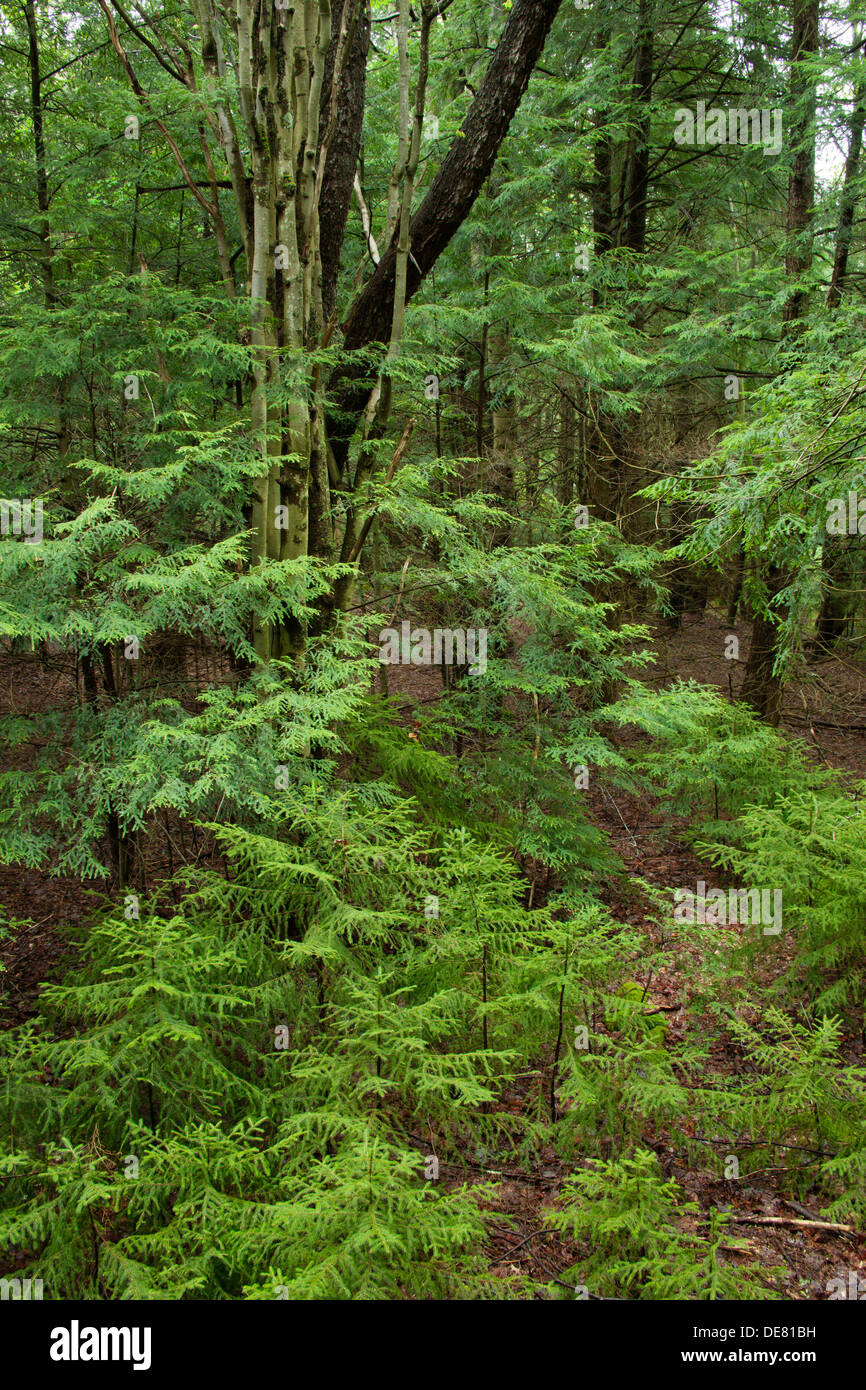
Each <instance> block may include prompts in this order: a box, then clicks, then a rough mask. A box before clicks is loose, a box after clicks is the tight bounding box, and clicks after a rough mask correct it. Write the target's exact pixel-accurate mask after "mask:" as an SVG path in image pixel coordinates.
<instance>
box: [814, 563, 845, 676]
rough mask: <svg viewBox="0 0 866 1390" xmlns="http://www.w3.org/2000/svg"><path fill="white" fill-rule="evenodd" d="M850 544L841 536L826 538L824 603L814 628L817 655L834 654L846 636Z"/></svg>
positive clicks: (823, 565) (823, 571) (822, 565)
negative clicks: (819, 652) (821, 653)
mask: <svg viewBox="0 0 866 1390" xmlns="http://www.w3.org/2000/svg"><path fill="white" fill-rule="evenodd" d="M847 559H848V541H847V538H845V537H842V536H827V537H825V540H824V547H823V553H822V556H821V570H822V575H823V579H824V586H825V587H824V600H823V602H822V604H821V611H820V613H819V614H818V621H817V623H816V625H815V637H814V646H815V648H816V649H817V650H818V651H821V652H827V651H832V649H833V647H835V645H836V643H837V642H838V641H839V640H840V638H841V637H843V636H844V634H845V631H846V629H847V627H848V621H849V594H848V592H847V590H848V588H849V583H848V582H847V581H846V571H847V568H848V566H847V564H846V561H847Z"/></svg>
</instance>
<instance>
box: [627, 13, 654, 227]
mask: <svg viewBox="0 0 866 1390" xmlns="http://www.w3.org/2000/svg"><path fill="white" fill-rule="evenodd" d="M653 20H654V16H653V0H640V7H639V10H638V31H637V50H636V52H635V60H634V80H633V82H632V99H633V101H634V102H635V104H636V111H637V114H636V116H635V133H634V137H633V140H632V154H631V161H630V168H629V179H628V191H627V193H626V199H625V206H624V208H623V212H624V215H625V234H624V237H623V245H624V246H628V247H630V249H631V250H632V251H645V250H646V221H647V182H648V178H649V125H650V119H649V103H650V99H651V97H652V87H653V52H654V49H653Z"/></svg>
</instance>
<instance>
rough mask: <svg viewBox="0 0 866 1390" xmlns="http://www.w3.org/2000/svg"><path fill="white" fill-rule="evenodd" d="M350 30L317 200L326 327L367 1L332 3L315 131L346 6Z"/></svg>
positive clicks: (357, 139)
mask: <svg viewBox="0 0 866 1390" xmlns="http://www.w3.org/2000/svg"><path fill="white" fill-rule="evenodd" d="M347 5H348V6H349V7H350V10H349V23H350V24H351V25H352V26H353V27H352V30H351V40H350V47H349V49H348V52H347V55H346V62H345V64H344V67H343V75H342V78H341V80H340V85H339V89H338V98H337V102H338V111H339V117H338V120H337V123H336V126H335V128H334V131H333V134H332V136H331V140H330V142H329V144H328V153H327V156H326V159H325V173H324V178H323V180H322V195H321V198H320V199H319V241H320V247H321V257H322V311H323V313H324V317H325V320H326V322H327V321H328V320H329V319H330V317H331V315H332V314H333V312H334V310H335V308H336V304H337V281H338V278H339V274H340V253H341V251H342V249H343V236H344V233H345V230H346V222H347V220H348V216H349V208H350V206H351V202H352V184H353V182H354V178H355V171H356V169H357V167H358V155H359V153H360V150H361V130H362V127H363V124H364V94H365V91H366V79H367V54H368V52H369V49H370V7H369V3H368V0H334V6H333V10H332V18H331V23H332V25H333V32H332V35H331V43H330V47H329V49H328V56H327V58H326V60H325V75H324V79H323V81H322V102H321V110H322V115H321V121H320V128H321V130H322V131H323V132H324V131H326V130H327V128H328V113H329V106H330V98H331V86H332V83H333V76H334V63H335V61H336V56H337V45H338V41H339V35H340V26H341V24H342V21H343V13H344V11H345V8H346V6H347Z"/></svg>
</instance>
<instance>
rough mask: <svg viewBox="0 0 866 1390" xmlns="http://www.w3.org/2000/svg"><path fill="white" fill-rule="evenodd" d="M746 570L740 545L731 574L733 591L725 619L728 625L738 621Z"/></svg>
mask: <svg viewBox="0 0 866 1390" xmlns="http://www.w3.org/2000/svg"><path fill="white" fill-rule="evenodd" d="M745 570H746V556H745V554H744V552H743V547H742V546H740V548H739V550H738V551H737V554H736V558H735V559H734V573H733V575H732V576H731V593H730V597H729V599H728V612H727V616H726V619H725V621H726V622H727V624H728V627H733V626H734V624H735V622H736V621H737V613H738V612H739V608H740V597H741V595H742V592H743V578H744V576H745Z"/></svg>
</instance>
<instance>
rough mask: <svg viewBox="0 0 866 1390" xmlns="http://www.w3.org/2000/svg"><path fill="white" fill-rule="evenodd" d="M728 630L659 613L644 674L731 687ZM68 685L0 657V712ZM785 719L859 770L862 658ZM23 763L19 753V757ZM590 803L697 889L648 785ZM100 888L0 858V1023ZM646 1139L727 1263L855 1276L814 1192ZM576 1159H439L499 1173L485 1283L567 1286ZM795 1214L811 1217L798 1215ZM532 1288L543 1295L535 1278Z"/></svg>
mask: <svg viewBox="0 0 866 1390" xmlns="http://www.w3.org/2000/svg"><path fill="white" fill-rule="evenodd" d="M730 632H735V633H737V635H738V636H739V639H740V647H741V650H742V651H743V652H744V653H745V652H747V651H748V638H749V625H748V624H747V623H741V624H739V625H737V626H736V627H734V628H729V627H728V626H727V625H726V624H725V623H724V621H723V618H722V616H721V615H720V614H717V613H714V612H713V611H708V612H707V613H706V614H704V615H703V616H698V615H696V614H687V615H686V617H685V619H684V622H683V625H682V627H681V628H680V629H679V630H677V631H671V630H670V629H668V628H667V627H665V626H664V625H663V624H661V623H660V624H658V626H657V629H656V630H655V631H654V649H655V660H654V662H653V663H652V664H651V665H649V666H647V667H646V668H645V669H644V670H643V672H642V673H641V679H642V680H643V681H645V682H646V683H648V684H651V685H655V686H657V687H662V686H664V685H667V684H669V683H671V682H672V681H673V680H674V679H680V678H681V679H695V680H698V681H700V682H701V683H703V684H706V685H709V686H715V687H717V688H718V689H719V690H720V691H721V692H722V693H723V694H731V693H733V695H735V696H736V694H737V693H738V690H739V685H740V683H741V680H742V664H741V663H737V662H735V661H730V660H726V659H725V657H724V648H725V638H726V636H727V635H728V634H729V633H730ZM398 673H399V674H398ZM390 688H391V694H392V695H398V696H401V697H403V698H404V699H405V700H406V701H407V718H411V713H410V711H411V707H412V705H413V704H414V703H415V702H421V701H429V700H430V699H434V698H436V696H437V695H438V693H439V691H440V689H441V686H440V682H439V675H438V672H436V671H435V670H434V671H430V670H429V669H427V670H423V669H418V668H412V667H408V668H407V667H392V668H391V672H390ZM75 698H76V696H75V687H74V678H73V673H72V672H71V671H70V670H69V669H68V668H67V667H60V666H58V667H57V668H56V669H54V670H52V669H51V668H50V666H49V668H48V669H46V667H45V666H44V665H42V664H40V663H39V662H38V661H37V660H36V659H35V658H34V657H32V656H31V657H7V658H5V659H3V660H0V710H2V712H3V713H8V712H10V711H18V712H22V713H33V712H34V711H35V710H37V709H39V708H47V707H49V706H53V707H55V708H56V707H57V706H58V704H60V705H62V704H64V703H65V702H66V701H67V700H69V701H74V700H75ZM782 728H783V729H784V730H785V731H786V732H787V733H788V734H789V735H791V736H792V737H796V738H799V739H803V740H804V741H805V742H806V743H807V744H808V745H810V746H811V747H812V749H813V750H814V756H815V759H816V762H818V763H821V764H824V765H826V766H831V767H835V768H840V769H845V770H847V771H849V772H850V773H851V774H852V775H853V776H855V777H866V663H862V664H861V663H859V662H857V661H855V660H853V659H851V658H847V657H845V656H841V657H834V658H831V659H822V660H820V661H817V662H814V663H813V664H812V665H811V666H810V669H809V673H808V677H807V679H806V680H804V681H802V682H800V683H792V684H791V685H790V686H789V687H788V689H787V691H786V696H785V703H784V709H783V719H782ZM26 762H27V755H26V753H24V754H23V756H22V759H21V766H26ZM588 805H589V810H590V815H591V818H592V819H593V821H594V822H595V824H596V825H597V826H598V827H599V828H600V829H601V830H603V831H604V832H605V834H606V835H607V836H608V837H609V839H610V842H611V843H612V845H613V847H614V849H615V850H616V852H617V853H618V855H619V856H620V858H621V860H622V862H623V865H624V867H625V870H626V874H627V875H628V876H629V877H632V876H637V877H640V878H642V879H644V880H646V881H648V882H649V883H652V884H655V885H658V886H660V887H665V888H670V887H672V886H675V885H682V884H688V883H695V882H696V880H698V879H703V880H704V881H705V882H706V884H707V886H708V888H710V887H713V886H716V884H717V883H718V881H719V880H718V877H717V874H716V871H715V870H714V869H713V867H712V866H711V865H709V864H706V863H702V862H701V861H700V860H699V859H697V858H696V857H695V856H694V854H693V853H692V852H691V851H690V850H689V849H688V848H686V847H685V846H684V845H683V843H682V842H681V841H680V840H679V839H678V837H677V828H678V827H677V824H676V823H673V824H672V823H671V821H670V819H667V820H665V819H663V817H662V816H661V815H660V814H658V813H657V812H656V811H655V809H654V807H653V805H652V804H651V803H649V802H648V801H647V800H646V799H645V798H641V797H639V796H636V795H628V794H624V793H622V792H617V794H616V797H615V798H614V796H613V795H612V794H611V792H610V791H609V790H608V789H607V788H605V787H604V786H603V785H602V783H601V782H600V781H596V782H594V783H593V784H591V789H590V791H589V792H588ZM605 900H606V902H607V904H608V906H609V907H610V908H611V910H612V911H613V913H614V915H615V917H616V918H617V920H619V921H622V922H627V923H631V924H632V925H635V926H637V927H639V928H642V929H644V930H645V931H646V933H647V935H648V936H649V937H650V939H651V940H652V942H653V945H654V946H657V945H658V926H657V924H656V923H654V922H653V921H652V920H650V917H649V916H648V915H647V914H646V913H645V912H644V911H643V909H642V908H641V906H640V901H639V899H638V898H636V897H635V895H634V893H630V892H629V891H628V880H627V879H625V878H624V879H622V880H621V881H620V882H616V881H614V882H612V883H611V885H610V886H609V888H608V890H607V896H606V899H605ZM104 901H105V895H104V892H102V891H100V889H99V888H98V887H97V888H96V889H94V888H93V887H92V886H88V885H85V884H83V883H82V882H81V881H80V880H78V879H74V878H68V877H67V878H63V877H55V876H52V875H50V874H48V873H46V872H40V871H37V870H32V869H28V870H26V871H22V870H20V869H18V868H12V867H0V907H2V909H3V911H4V912H5V914H6V916H7V917H8V918H12V919H18V920H19V921H20V920H21V919H25V921H26V925H22V926H20V927H17V928H16V929H15V930H14V931H13V932H12V933H11V935H10V936H9V937H8V938H7V939H5V940H2V939H0V962H2V973H0V1027H11V1026H14V1025H15V1024H16V1023H19V1022H21V1021H23V1020H24V1019H26V1018H28V1017H30V1016H31V1015H32V1014H33V1013H34V1012H35V1009H36V1004H37V998H38V993H39V988H40V986H41V985H42V984H43V983H46V982H50V981H55V980H58V979H60V978H62V976H63V974H64V973H65V970H66V969H67V968H68V965H69V963H70V961H71V959H72V958H73V955H74V951H73V948H71V947H70V946H69V944H68V940H67V939H66V934H65V931H64V930H62V929H64V928H65V927H67V926H73V927H76V926H78V925H79V924H80V923H81V922H82V921H86V919H87V915H88V912H89V911H90V910H92V907H94V906H97V905H98V904H100V903H101V902H104ZM777 968H778V966H777ZM700 970H701V962H700V950H699V948H697V947H694V948H692V947H685V948H684V947H682V946H680V947H678V949H677V951H676V952H671V953H670V958H669V961H668V963H667V964H666V966H665V968H664V969H662V970H660V971H656V972H655V973H654V974H653V975H652V977H651V979H650V980H649V982H648V990H647V995H646V1003H647V1006H648V1007H649V1008H654V1009H662V1010H664V1014H663V1016H664V1018H665V1019H666V1021H667V1045H668V1046H669V1047H672V1048H674V1049H675V1048H676V1044H677V1041H678V1039H681V1038H682V1037H683V1036H684V1033H685V1031H686V1030H687V1029H688V1028H689V1026H690V1022H689V1015H688V1002H689V997H690V992H691V988H692V984H693V982H694V981H695V979H696V978H698V976H699V975H700ZM735 1052H736V1049H735V1048H734V1047H733V1045H730V1046H729V1045H728V1044H726V1043H725V1042H721V1043H718V1044H714V1045H713V1048H712V1053H711V1071H712V1072H713V1073H715V1074H717V1075H719V1076H722V1075H724V1074H727V1073H729V1072H730V1071H731V1070H732V1069H734V1068H736V1067H737V1065H738V1058H737V1057H736V1055H735ZM845 1054H846V1059H847V1060H848V1061H849V1062H851V1063H856V1064H861V1065H862V1064H863V1062H864V1047H863V1039H862V1037H861V1036H859V1035H856V1034H855V1035H852V1036H849V1037H848V1038H846V1046H845ZM550 1061H551V1059H550V1058H540V1059H539V1074H541V1072H542V1070H544V1071H546V1070H547V1069H548V1068H549V1065H550ZM537 1094H538V1081H537V1080H531V1079H526V1080H525V1081H523V1082H521V1083H520V1084H519V1085H518V1086H515V1087H513V1088H512V1089H511V1091H510V1092H509V1094H508V1095H507V1096H505V1097H504V1098H503V1101H502V1109H503V1110H505V1111H508V1112H510V1113H512V1114H514V1113H520V1112H522V1111H524V1112H526V1113H528V1111H529V1109H530V1107H531V1106H532V1105H533V1104H535V1103H537ZM411 1140H412V1141H414V1142H415V1143H416V1145H417V1146H418V1148H419V1152H423V1153H424V1154H428V1153H429V1152H430V1151H431V1142H432V1145H433V1149H434V1151H435V1147H436V1144H435V1141H436V1136H435V1133H431V1134H428V1135H425V1136H421V1135H417V1134H416V1135H413V1136H411ZM650 1147H652V1148H653V1149H654V1150H655V1152H656V1153H657V1155H658V1157H659V1160H660V1162H661V1166H662V1168H663V1170H664V1172H665V1176H666V1177H669V1178H674V1179H676V1181H677V1182H678V1183H679V1184H680V1186H681V1187H682V1188H683V1189H684V1191H685V1193H686V1195H687V1197H688V1198H689V1199H690V1200H692V1201H695V1202H697V1203H698V1205H699V1206H700V1208H701V1211H702V1213H704V1212H706V1211H708V1210H709V1209H710V1208H711V1207H717V1208H719V1207H720V1208H724V1209H726V1210H727V1211H728V1213H729V1217H730V1220H731V1228H730V1229H731V1233H732V1235H733V1236H734V1237H736V1238H738V1239H739V1240H745V1242H746V1245H745V1249H744V1250H743V1251H742V1253H737V1254H730V1255H728V1258H730V1259H732V1260H733V1261H734V1262H736V1263H740V1262H742V1261H743V1260H749V1261H754V1262H757V1263H759V1264H760V1265H761V1266H762V1267H763V1268H765V1269H769V1268H770V1267H777V1266H781V1267H783V1269H784V1271H785V1272H784V1274H783V1275H782V1276H781V1278H780V1280H779V1281H778V1283H777V1288H778V1289H779V1291H780V1293H781V1294H782V1296H783V1297H784V1298H786V1299H823V1298H826V1297H827V1284H828V1281H829V1280H830V1279H831V1278H834V1277H842V1278H845V1277H847V1275H848V1272H849V1271H854V1272H856V1274H857V1275H858V1277H859V1279H860V1280H861V1281H864V1282H866V1233H864V1232H862V1231H859V1232H857V1231H853V1230H850V1229H848V1228H845V1227H841V1226H838V1225H835V1226H834V1225H833V1224H832V1223H823V1224H822V1221H821V1217H820V1213H819V1211H818V1210H817V1206H818V1203H817V1200H816V1201H815V1202H814V1203H812V1204H811V1205H810V1204H809V1202H808V1198H807V1199H806V1200H805V1201H804V1202H803V1203H800V1202H795V1201H792V1200H790V1199H789V1198H788V1197H787V1196H785V1195H784V1194H783V1192H782V1191H781V1190H780V1187H779V1184H778V1183H777V1182H776V1181H774V1178H775V1176H776V1172H777V1171H778V1170H777V1169H776V1168H771V1169H766V1170H764V1171H763V1172H761V1173H751V1174H747V1175H745V1176H744V1177H743V1178H742V1179H740V1180H739V1181H726V1180H724V1179H722V1178H721V1177H719V1176H718V1166H719V1165H718V1162H717V1163H716V1165H715V1167H716V1170H717V1171H716V1173H710V1172H708V1171H706V1170H701V1171H698V1170H696V1169H694V1168H691V1169H690V1168H685V1167H683V1166H682V1162H681V1157H680V1156H681V1153H682V1145H681V1144H678V1143H677V1142H676V1136H672V1135H671V1134H670V1133H666V1131H665V1128H664V1126H659V1128H658V1131H657V1133H655V1134H654V1135H653V1136H652V1139H651V1141H650ZM717 1147H718V1146H717ZM717 1157H718V1156H717ZM480 1158H481V1159H483V1161H479V1159H480ZM783 1163H784V1160H783ZM708 1166H709V1165H708ZM571 1168H572V1165H571V1164H568V1163H565V1162H563V1161H562V1160H561V1159H560V1158H559V1157H558V1156H557V1155H556V1153H555V1152H554V1150H553V1148H552V1147H551V1148H549V1149H548V1150H547V1151H546V1152H543V1153H542V1154H540V1155H538V1156H537V1158H536V1161H535V1164H534V1166H532V1167H529V1168H527V1167H526V1166H525V1165H522V1163H521V1162H519V1161H518V1160H517V1157H516V1155H514V1154H511V1155H509V1154H508V1153H507V1152H498V1153H495V1154H491V1153H490V1151H488V1152H487V1153H486V1154H484V1155H479V1153H478V1150H477V1147H475V1146H474V1145H473V1143H472V1142H471V1141H467V1143H466V1148H465V1152H463V1153H462V1154H461V1161H460V1162H454V1163H449V1162H445V1161H442V1160H440V1181H441V1182H442V1183H443V1185H445V1186H447V1187H458V1186H460V1185H461V1184H463V1183H465V1182H467V1181H478V1180H482V1179H487V1180H490V1181H494V1182H495V1183H496V1184H497V1189H496V1196H495V1197H494V1198H493V1200H492V1201H491V1203H490V1207H489V1209H490V1211H491V1215H492V1217H493V1220H492V1224H491V1226H490V1231H489V1240H488V1246H487V1255H488V1257H489V1261H490V1268H489V1274H490V1277H491V1278H492V1279H493V1280H501V1281H502V1282H503V1285H510V1284H512V1283H513V1281H514V1280H515V1278H523V1279H527V1280H529V1281H531V1282H532V1283H534V1284H536V1285H540V1286H542V1289H543V1286H546V1285H550V1284H554V1285H556V1284H558V1283H561V1285H562V1292H563V1294H564V1295H566V1293H567V1291H568V1290H570V1289H571V1287H572V1286H571V1285H569V1284H568V1283H567V1282H565V1281H561V1278H560V1276H561V1274H562V1272H563V1271H564V1270H566V1269H568V1268H570V1267H571V1266H573V1265H574V1264H575V1261H576V1259H577V1255H578V1252H577V1251H576V1250H575V1249H574V1248H571V1247H569V1245H568V1244H567V1242H564V1241H563V1240H562V1239H561V1238H560V1237H559V1236H558V1235H556V1234H554V1233H552V1232H551V1231H550V1229H549V1227H548V1226H547V1225H546V1224H545V1221H544V1215H545V1212H546V1211H549V1210H550V1209H551V1208H552V1207H554V1206H555V1205H556V1200H557V1196H558V1193H559V1192H560V1189H561V1187H562V1185H563V1182H564V1181H565V1180H566V1179H567V1178H568V1176H569V1174H570V1171H571ZM497 1216H501V1221H500V1220H497ZM690 1220H694V1218H690ZM804 1222H814V1223H817V1224H814V1225H804V1224H798V1223H804ZM861 1287H862V1282H861ZM537 1296H541V1297H544V1296H545V1295H544V1293H543V1291H541V1290H540V1291H539V1294H538V1295H537ZM590 1296H592V1295H590Z"/></svg>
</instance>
